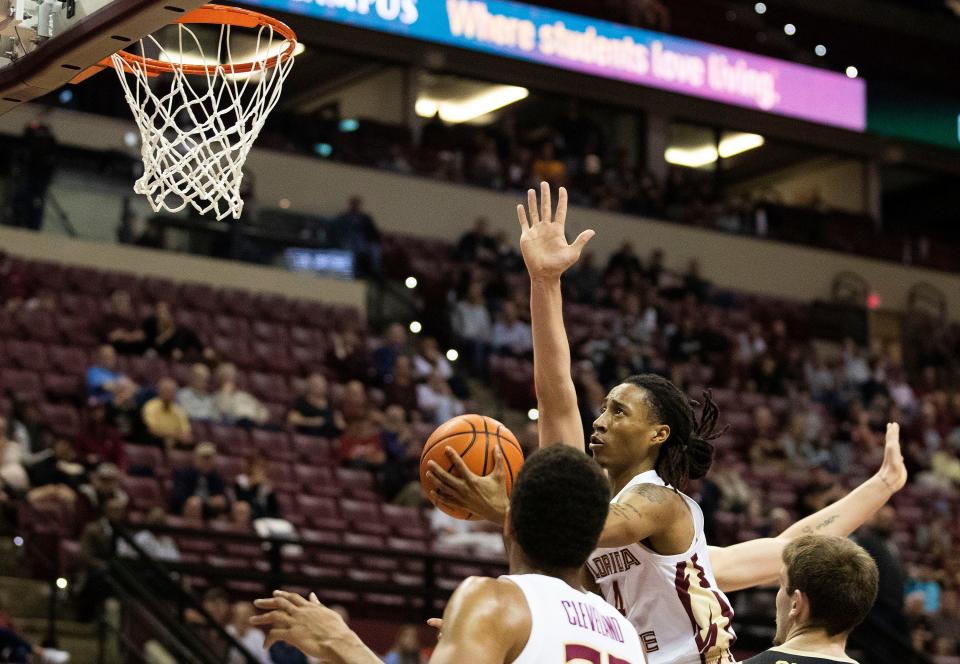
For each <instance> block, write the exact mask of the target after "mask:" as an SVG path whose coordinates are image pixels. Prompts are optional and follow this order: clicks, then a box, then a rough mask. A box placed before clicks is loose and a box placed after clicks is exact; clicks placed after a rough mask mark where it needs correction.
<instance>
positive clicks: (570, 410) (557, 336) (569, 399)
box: [530, 277, 583, 446]
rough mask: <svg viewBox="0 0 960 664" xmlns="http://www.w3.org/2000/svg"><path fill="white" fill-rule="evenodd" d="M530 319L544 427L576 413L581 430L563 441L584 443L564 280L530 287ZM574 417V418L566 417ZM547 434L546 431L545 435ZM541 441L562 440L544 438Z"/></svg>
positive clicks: (535, 372)
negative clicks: (565, 317)
mask: <svg viewBox="0 0 960 664" xmlns="http://www.w3.org/2000/svg"><path fill="white" fill-rule="evenodd" d="M530 319H531V331H532V335H533V378H534V386H535V388H536V391H537V401H538V403H539V407H540V414H541V426H544V425H545V424H546V425H547V426H550V424H549V423H550V422H556V421H557V420H558V419H559V418H565V419H570V420H571V421H572V419H573V418H572V415H573V414H576V418H575V420H576V422H577V428H578V430H577V431H564V432H560V433H563V436H564V437H563V439H562V440H563V442H565V443H567V444H576V445H578V446H580V445H582V444H583V442H582V441H583V431H582V427H581V426H580V425H579V422H580V418H579V411H578V410H577V392H576V389H575V388H574V385H573V377H572V375H571V372H570V344H569V342H568V341H567V332H566V329H565V328H564V325H563V297H562V295H561V291H560V278H559V277H556V278H551V279H545V280H540V279H537V280H533V281H532V282H531V286H530ZM566 416H571V417H569V418H568V417H566ZM542 433H543V432H542ZM541 440H552V441H554V442H555V441H556V440H559V439H557V438H556V437H555V436H552V435H549V436H544V435H541Z"/></svg>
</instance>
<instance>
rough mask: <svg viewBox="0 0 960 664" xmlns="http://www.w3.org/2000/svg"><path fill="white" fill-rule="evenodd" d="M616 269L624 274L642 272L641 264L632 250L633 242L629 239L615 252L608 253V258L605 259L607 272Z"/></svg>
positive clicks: (615, 270)
mask: <svg viewBox="0 0 960 664" xmlns="http://www.w3.org/2000/svg"><path fill="white" fill-rule="evenodd" d="M617 271H620V272H623V273H625V274H640V273H641V272H643V266H642V265H641V264H640V259H639V258H637V254H636V252H634V250H633V243H632V242H630V241H624V243H623V244H622V245H620V249H619V250H618V251H617V252H615V253H613V254H610V259H609V260H608V261H607V272H617Z"/></svg>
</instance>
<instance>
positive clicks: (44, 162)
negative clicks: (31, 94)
mask: <svg viewBox="0 0 960 664" xmlns="http://www.w3.org/2000/svg"><path fill="white" fill-rule="evenodd" d="M57 163H58V159H57V141H56V138H54V135H53V132H52V131H51V130H50V127H49V126H48V125H47V124H46V123H45V122H43V121H42V120H40V119H37V120H33V121H31V122H30V123H29V124H27V126H26V127H24V129H23V138H22V139H21V140H20V142H19V143H18V144H17V145H16V147H15V148H14V150H13V151H12V159H11V166H12V169H11V170H12V174H13V177H12V178H11V184H10V199H9V203H8V205H9V206H10V212H11V213H12V216H11V222H12V225H13V226H20V227H21V228H28V229H30V230H34V231H38V230H40V228H41V226H43V210H44V207H45V206H46V202H47V188H48V187H49V186H50V181H51V180H52V179H53V173H54V170H55V169H56V166H57Z"/></svg>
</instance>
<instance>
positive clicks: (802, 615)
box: [790, 588, 810, 620]
mask: <svg viewBox="0 0 960 664" xmlns="http://www.w3.org/2000/svg"><path fill="white" fill-rule="evenodd" d="M809 609H810V602H809V601H807V596H806V595H804V594H803V593H802V592H800V589H799V588H798V589H796V590H794V591H793V592H792V593H790V615H791V616H792V617H794V618H796V619H798V620H805V619H806V618H807V614H809Z"/></svg>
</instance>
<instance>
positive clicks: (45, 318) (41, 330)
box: [17, 309, 60, 344]
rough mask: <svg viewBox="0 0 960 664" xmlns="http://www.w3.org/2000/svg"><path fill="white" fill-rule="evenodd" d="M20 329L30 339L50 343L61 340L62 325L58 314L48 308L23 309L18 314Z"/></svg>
mask: <svg viewBox="0 0 960 664" xmlns="http://www.w3.org/2000/svg"><path fill="white" fill-rule="evenodd" d="M17 323H18V326H19V329H20V331H21V332H22V333H23V335H24V336H25V337H26V338H28V339H34V340H36V341H42V342H44V343H48V344H55V343H59V342H60V327H59V326H58V325H57V316H56V315H55V314H54V313H53V312H51V311H47V310H46V309H29V310H22V311H20V313H19V314H18V316H17Z"/></svg>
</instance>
